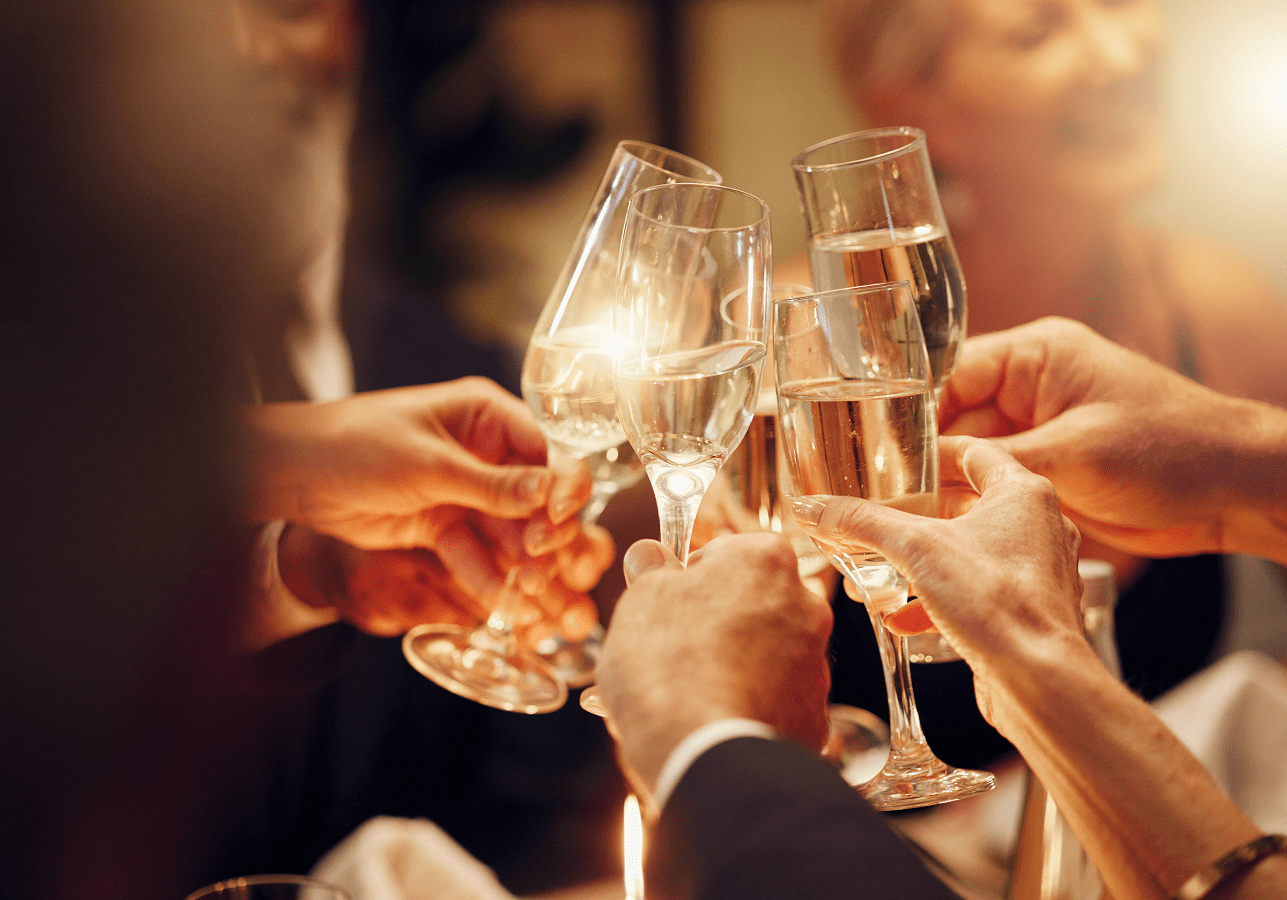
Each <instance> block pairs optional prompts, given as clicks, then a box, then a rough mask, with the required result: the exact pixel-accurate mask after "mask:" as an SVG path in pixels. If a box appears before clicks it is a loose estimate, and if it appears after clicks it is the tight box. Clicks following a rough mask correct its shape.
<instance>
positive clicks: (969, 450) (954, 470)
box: [939, 437, 1030, 494]
mask: <svg viewBox="0 0 1287 900" xmlns="http://www.w3.org/2000/svg"><path fill="white" fill-rule="evenodd" d="M1000 440H1001V439H998V440H984V439H982V438H972V437H942V438H940V439H939V479H940V481H943V482H948V483H952V482H960V483H963V484H968V485H969V486H970V487H971V488H973V489H974V491H975V493H978V494H982V493H983V492H984V491H986V490H987V489H988V488H989V487H991V486H992V485H994V484H996V483H997V482H998V481H1001V480H1003V479H1007V478H1014V477H1027V476H1029V475H1030V473H1029V472H1028V470H1027V469H1025V468H1024V467H1023V466H1022V465H1020V464H1019V462H1018V461H1017V460H1016V459H1015V458H1014V457H1013V456H1012V455H1011V454H1010V453H1009V452H1008V451H1006V450H1005V449H1004V448H1003V447H1002V446H1001V443H1000Z"/></svg>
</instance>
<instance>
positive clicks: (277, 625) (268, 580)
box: [237, 522, 340, 653]
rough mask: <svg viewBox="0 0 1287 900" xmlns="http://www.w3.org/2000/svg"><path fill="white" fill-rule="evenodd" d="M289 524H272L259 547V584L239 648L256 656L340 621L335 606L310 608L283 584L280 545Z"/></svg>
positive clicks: (239, 637) (248, 605)
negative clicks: (280, 567)
mask: <svg viewBox="0 0 1287 900" xmlns="http://www.w3.org/2000/svg"><path fill="white" fill-rule="evenodd" d="M285 527H286V523H285V522H270V523H268V524H267V525H265V526H264V529H263V531H261V532H260V534H259V540H258V542H257V543H256V546H255V561H254V565H255V583H254V585H253V586H252V589H251V590H250V592H249V593H250V596H249V598H248V599H247V601H246V609H245V615H244V616H243V618H242V621H241V627H240V629H239V633H238V635H237V649H238V650H240V651H242V652H246V653H253V652H256V651H259V650H263V649H264V648H265V647H269V646H272V645H273V644H275V643H277V642H278V641H284V640H286V639H287V638H292V637H295V636H296V635H298V634H303V633H304V632H306V631H312V630H313V629H314V628H321V627H322V626H323V625H330V624H331V623H333V622H338V621H339V620H340V611H339V610H338V609H336V608H335V607H333V606H310V605H309V604H307V603H305V602H304V601H303V600H301V599H299V598H298V597H296V596H295V594H294V592H292V591H291V589H290V588H288V587H286V585H285V584H283V583H282V578H281V572H280V571H278V568H277V543H278V541H279V540H280V539H281V535H282V531H283V529H284V528H285Z"/></svg>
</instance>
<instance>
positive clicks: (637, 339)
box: [614, 184, 772, 563]
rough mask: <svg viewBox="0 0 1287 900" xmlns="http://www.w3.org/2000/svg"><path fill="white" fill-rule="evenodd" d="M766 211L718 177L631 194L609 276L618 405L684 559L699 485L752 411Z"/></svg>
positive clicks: (760, 344) (667, 535) (763, 306)
mask: <svg viewBox="0 0 1287 900" xmlns="http://www.w3.org/2000/svg"><path fill="white" fill-rule="evenodd" d="M770 254H771V246H770V234H769V210H768V207H767V206H766V205H765V204H764V202H763V201H762V200H760V199H759V198H757V197H753V196H752V195H750V194H746V193H743V192H742V191H736V190H733V189H732V188H726V187H723V186H719V185H703V184H672V185H663V186H661V187H655V188H649V189H647V190H644V191H640V192H639V193H638V194H636V195H635V196H634V197H633V198H631V200H630V204H629V208H628V211H627V215H626V226H625V231H624V233H623V236H622V241H621V265H620V269H619V274H618V278H617V306H616V315H615V319H614V327H615V335H616V341H617V345H616V360H615V373H616V396H617V411H618V415H619V416H620V418H621V424H622V426H623V427H624V429H625V433H626V437H627V438H628V439H629V440H630V444H631V446H633V447H634V448H635V452H636V453H637V454H638V455H639V458H640V460H642V461H643V464H644V470H645V471H646V472H647V473H648V479H649V481H650V482H651V483H652V487H653V493H654V495H655V496H656V500H657V512H658V515H659V518H660V521H661V540H662V543H663V544H665V545H666V546H667V547H668V548H669V549H670V550H671V552H673V553H674V554H675V556H676V557H677V558H678V559H679V561H680V563H685V562H686V561H687V559H688V546H689V540H690V538H691V537H692V530H693V520H694V518H695V516H696V514H697V508H698V506H700V504H701V500H702V495H703V494H704V493H705V492H706V489H707V488H708V487H710V484H711V481H712V480H714V478H715V475H716V473H718V472H719V469H720V467H721V466H722V465H723V463H724V461H725V460H726V459H727V458H728V456H729V454H730V453H731V452H732V451H733V449H734V448H735V447H736V446H737V444H738V442H739V441H741V440H742V437H743V435H745V434H746V430H747V427H748V426H749V425H750V422H751V417H752V416H753V415H754V412H755V405H756V401H757V399H758V397H759V386H760V378H761V375H762V372H763V367H764V357H765V336H766V330H765V324H766V322H765V317H766V314H767V303H768V297H769V290H770V285H771V283H772V278H771V272H772V268H771V267H772V262H771V260H770Z"/></svg>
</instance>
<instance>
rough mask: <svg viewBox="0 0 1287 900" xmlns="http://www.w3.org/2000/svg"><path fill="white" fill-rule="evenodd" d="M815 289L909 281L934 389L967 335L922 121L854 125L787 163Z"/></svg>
mask: <svg viewBox="0 0 1287 900" xmlns="http://www.w3.org/2000/svg"><path fill="white" fill-rule="evenodd" d="M791 168H792V169H793V170H794V171H795V180H796V186H797V187H798V188H799V191H800V203H801V206H802V208H803V211H804V220H805V228H806V231H807V232H808V239H809V268H810V271H811V272H812V274H813V287H814V290H817V291H826V290H832V289H834V288H843V287H854V286H856V285H863V284H881V283H884V282H892V281H906V282H908V284H910V285H911V288H912V292H913V294H914V297H915V300H916V309H917V312H918V313H919V314H920V320H921V331H922V332H923V333H924V335H925V346H926V349H927V350H928V352H929V360H930V369H931V370H932V372H933V375H934V390H935V392H936V393H937V394H938V396H939V397H941V396H942V392H943V386H944V385H945V384H946V383H947V379H948V376H950V375H951V374H952V370H953V369H954V368H955V367H956V357H957V354H958V352H959V350H960V346H961V341H963V340H964V339H965V315H966V302H965V279H964V278H963V277H962V275H961V264H960V262H959V261H958V260H957V258H956V249H955V248H954V247H953V246H952V236H951V234H949V233H948V230H947V219H946V218H945V217H944V216H943V207H942V205H941V204H940V203H939V198H938V188H937V187H936V186H935V184H934V173H933V170H932V169H931V168H930V161H929V153H928V151H927V149H926V145H925V133H924V132H923V131H921V130H920V129H918V128H882V129H876V130H872V131H860V132H857V133H855V134H848V135H844V136H843V137H838V138H832V139H831V140H829V141H823V142H822V143H820V144H815V145H813V146H812V147H809V148H808V149H806V150H804V151H803V152H802V153H800V155H799V156H797V157H796V158H795V159H794V160H792V162H791Z"/></svg>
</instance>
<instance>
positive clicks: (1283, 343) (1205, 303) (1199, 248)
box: [1160, 234, 1287, 404]
mask: <svg viewBox="0 0 1287 900" xmlns="http://www.w3.org/2000/svg"><path fill="white" fill-rule="evenodd" d="M1160 244H1161V247H1162V248H1163V254H1164V262H1165V264H1166V266H1167V269H1168V270H1169V276H1170V282H1171V293H1172V297H1171V298H1170V299H1171V302H1172V303H1174V304H1175V307H1174V308H1175V311H1176V312H1177V313H1179V314H1181V315H1183V316H1184V317H1185V318H1186V319H1187V321H1188V322H1189V323H1190V325H1191V326H1192V333H1193V342H1194V350H1195V351H1196V353H1197V355H1198V360H1199V363H1200V365H1201V368H1202V373H1203V376H1204V380H1205V381H1206V382H1207V383H1208V384H1209V385H1210V386H1211V387H1213V388H1215V389H1217V390H1220V391H1224V392H1226V393H1230V394H1236V395H1239V396H1244V397H1253V398H1255V399H1259V400H1270V401H1273V402H1276V403H1282V404H1287V366H1284V365H1283V363H1282V359H1283V348H1284V347H1287V296H1285V295H1284V294H1283V292H1282V291H1280V290H1279V289H1278V288H1277V287H1276V286H1275V285H1274V284H1273V283H1272V282H1271V281H1270V280H1269V279H1268V277H1266V276H1265V275H1264V274H1263V273H1262V272H1260V271H1259V270H1258V269H1257V268H1256V266H1255V265H1254V264H1253V263H1251V262H1250V261H1249V260H1248V259H1246V258H1245V257H1243V256H1240V255H1239V254H1238V253H1236V252H1234V251H1233V250H1232V249H1230V248H1229V247H1226V246H1223V245H1221V244H1219V243H1218V242H1216V241H1213V240H1211V239H1210V238H1205V237H1199V236H1194V235H1179V234H1168V235H1165V236H1164V237H1163V238H1162V240H1161V241H1160Z"/></svg>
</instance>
